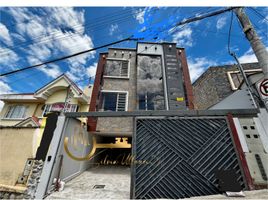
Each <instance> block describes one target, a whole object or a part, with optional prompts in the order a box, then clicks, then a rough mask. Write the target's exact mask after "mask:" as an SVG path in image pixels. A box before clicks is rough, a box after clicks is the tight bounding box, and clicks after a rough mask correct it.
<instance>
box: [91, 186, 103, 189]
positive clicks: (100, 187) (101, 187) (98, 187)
mask: <svg viewBox="0 0 268 200" xmlns="http://www.w3.org/2000/svg"><path fill="white" fill-rule="evenodd" d="M104 187H105V185H94V186H93V189H103V188H104Z"/></svg>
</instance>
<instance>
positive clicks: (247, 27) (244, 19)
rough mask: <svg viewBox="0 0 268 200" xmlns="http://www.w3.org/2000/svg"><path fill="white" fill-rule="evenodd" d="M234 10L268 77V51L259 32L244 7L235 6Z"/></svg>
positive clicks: (265, 76)
mask: <svg viewBox="0 0 268 200" xmlns="http://www.w3.org/2000/svg"><path fill="white" fill-rule="evenodd" d="M234 12H235V14H236V16H237V18H238V19H239V22H240V24H241V25H242V28H243V32H244V33H245V36H246V38H247V39H248V41H249V43H250V45H251V47H252V49H253V52H254V53H255V55H256V57H257V59H258V62H259V66H260V67H261V68H262V70H263V73H264V78H265V79H266V78H268V52H267V51H266V49H265V46H264V44H263V43H262V41H261V40H260V38H259V36H258V34H257V32H256V31H255V30H254V28H253V26H252V24H251V22H250V20H249V18H248V16H247V15H246V13H245V12H244V9H243V8H235V9H234Z"/></svg>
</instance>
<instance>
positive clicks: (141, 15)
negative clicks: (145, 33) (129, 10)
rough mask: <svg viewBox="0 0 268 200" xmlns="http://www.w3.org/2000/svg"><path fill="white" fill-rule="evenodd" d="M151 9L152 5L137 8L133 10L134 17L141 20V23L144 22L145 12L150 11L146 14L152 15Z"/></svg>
mask: <svg viewBox="0 0 268 200" xmlns="http://www.w3.org/2000/svg"><path fill="white" fill-rule="evenodd" d="M151 9H152V7H146V8H140V9H137V10H135V11H134V12H133V17H134V18H135V19H136V20H137V21H138V22H139V24H143V23H144V21H145V14H146V13H148V14H146V15H147V16H151V13H149V12H150V11H151Z"/></svg>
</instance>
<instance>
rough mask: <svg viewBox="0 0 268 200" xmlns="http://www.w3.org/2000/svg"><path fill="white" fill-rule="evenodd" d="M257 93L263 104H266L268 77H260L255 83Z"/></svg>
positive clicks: (267, 102) (267, 98)
mask: <svg viewBox="0 0 268 200" xmlns="http://www.w3.org/2000/svg"><path fill="white" fill-rule="evenodd" d="M256 88H257V89H258V92H259V95H260V97H261V98H262V100H263V102H264V104H265V105H266V106H268V79H267V78H265V79H262V80H260V81H258V82H257V83H256Z"/></svg>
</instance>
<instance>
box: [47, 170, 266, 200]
mask: <svg viewBox="0 0 268 200" xmlns="http://www.w3.org/2000/svg"><path fill="white" fill-rule="evenodd" d="M95 185H105V186H104V188H102V189H100V188H99V189H94V186H95ZM244 193H245V195H246V197H227V196H225V195H210V196H202V197H191V198H190V199H229V200H231V199H236V200H242V199H243V200H246V199H268V190H267V189H266V190H255V191H245V192H244ZM129 198H130V168H129V167H120V166H101V167H98V168H92V169H90V170H88V171H85V172H83V173H82V174H81V175H79V176H78V177H76V178H74V179H73V180H71V181H69V182H68V183H66V184H65V187H64V190H63V191H61V192H54V193H52V194H51V195H49V196H48V197H47V198H46V199H129Z"/></svg>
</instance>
